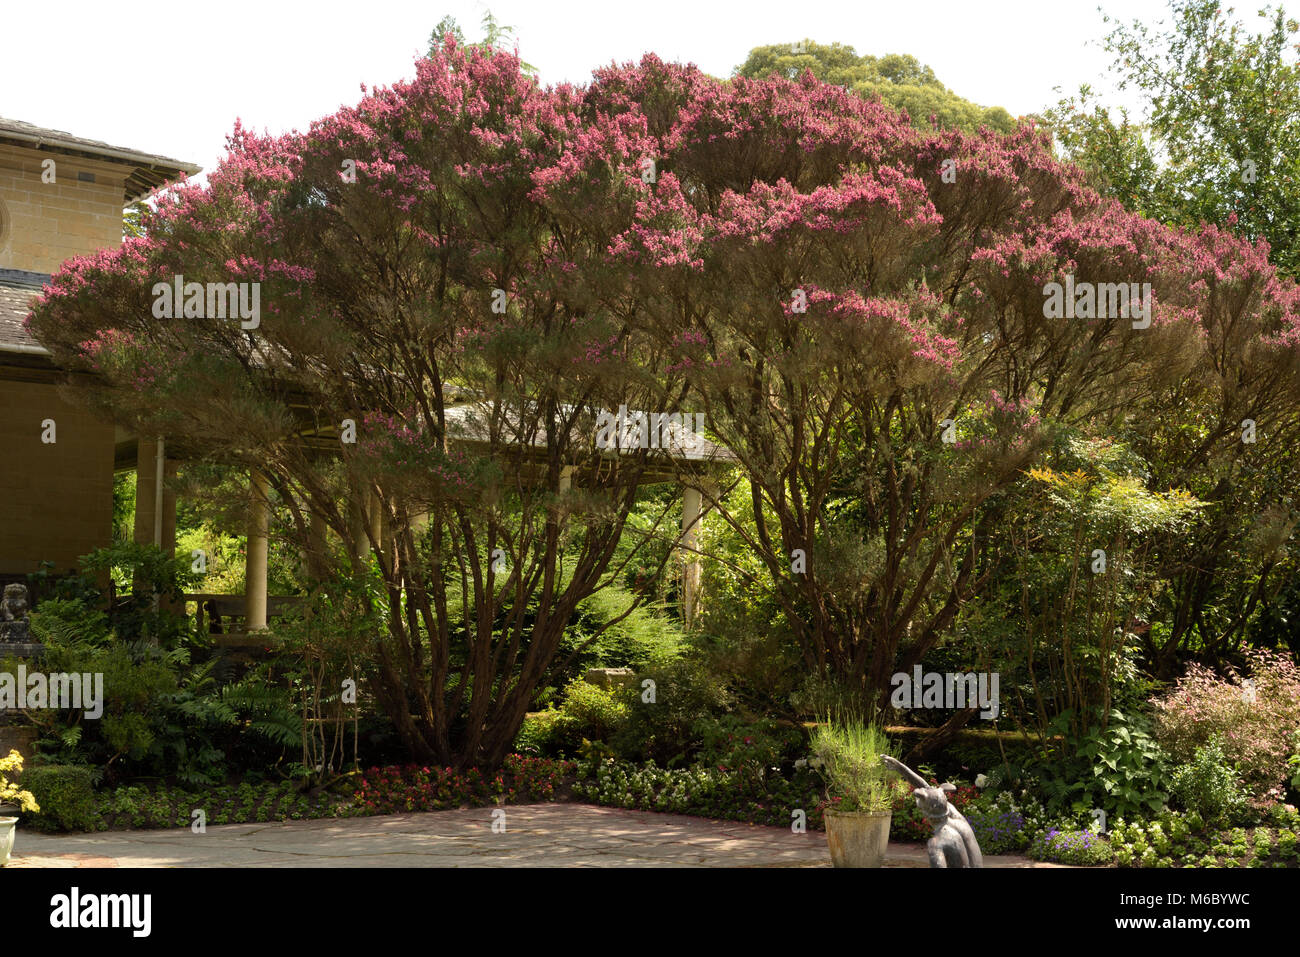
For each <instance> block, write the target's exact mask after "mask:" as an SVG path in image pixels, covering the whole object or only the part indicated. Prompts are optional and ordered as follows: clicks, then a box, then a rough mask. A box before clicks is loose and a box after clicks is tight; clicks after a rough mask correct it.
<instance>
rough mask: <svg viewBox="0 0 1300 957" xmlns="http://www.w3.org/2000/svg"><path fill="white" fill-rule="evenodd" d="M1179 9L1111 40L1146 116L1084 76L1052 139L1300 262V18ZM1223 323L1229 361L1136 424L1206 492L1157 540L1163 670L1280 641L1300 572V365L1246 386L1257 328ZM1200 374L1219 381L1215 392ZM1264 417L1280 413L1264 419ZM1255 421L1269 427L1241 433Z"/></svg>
mask: <svg viewBox="0 0 1300 957" xmlns="http://www.w3.org/2000/svg"><path fill="white" fill-rule="evenodd" d="M1170 11H1171V13H1172V22H1170V23H1169V24H1167V25H1163V26H1162V27H1154V28H1153V27H1148V26H1146V25H1144V24H1142V23H1137V22H1135V23H1132V24H1129V25H1125V24H1119V25H1117V26H1116V27H1115V28H1114V30H1113V31H1112V32H1111V33H1110V34H1109V35H1108V36H1107V38H1106V48H1107V50H1109V51H1110V52H1111V53H1112V54H1113V55H1114V57H1115V62H1114V68H1113V69H1114V73H1115V75H1116V76H1117V77H1118V79H1119V83H1118V86H1119V88H1120V89H1132V90H1135V91H1136V92H1138V93H1139V94H1140V96H1141V102H1142V112H1143V114H1144V115H1143V116H1142V117H1140V118H1136V119H1135V118H1133V117H1131V116H1130V115H1129V113H1128V112H1127V111H1126V110H1124V109H1110V108H1108V107H1107V106H1106V105H1105V104H1104V103H1102V102H1101V101H1100V98H1099V97H1098V95H1097V94H1096V92H1095V91H1094V90H1093V89H1092V88H1091V87H1089V86H1086V85H1085V86H1083V87H1082V88H1081V89H1080V92H1079V94H1078V95H1077V96H1075V97H1071V98H1068V99H1065V100H1062V101H1061V102H1060V103H1059V104H1058V105H1057V106H1056V107H1055V108H1054V109H1053V110H1051V111H1049V112H1048V115H1047V116H1048V120H1049V122H1050V123H1051V125H1052V128H1053V131H1054V134H1055V137H1056V140H1057V142H1058V144H1059V146H1060V148H1061V150H1062V152H1063V154H1064V155H1065V156H1066V157H1068V158H1069V159H1070V160H1072V161H1073V162H1076V163H1077V164H1079V165H1080V166H1081V167H1082V168H1084V169H1085V170H1086V171H1087V172H1088V175H1089V178H1090V182H1092V184H1093V185H1094V186H1096V187H1097V188H1098V189H1100V190H1101V191H1102V192H1104V193H1106V194H1108V195H1111V196H1114V197H1116V198H1117V199H1119V200H1120V201H1121V202H1123V203H1124V204H1125V205H1126V206H1127V207H1128V208H1129V209H1132V210H1134V211H1135V212H1138V213H1141V214H1143V215H1146V216H1151V217H1153V218H1155V219H1158V220H1160V221H1162V222H1165V223H1169V224H1172V225H1178V226H1183V227H1188V228H1195V227H1197V226H1198V225H1200V224H1203V223H1210V224H1213V225H1215V226H1217V227H1219V228H1222V229H1224V230H1226V231H1230V232H1232V233H1234V234H1236V235H1243V236H1245V237H1247V238H1249V239H1258V240H1264V241H1267V243H1268V244H1269V247H1268V251H1267V255H1268V258H1269V259H1270V260H1271V261H1272V262H1273V263H1274V264H1275V265H1276V266H1277V267H1278V269H1279V270H1280V271H1281V272H1282V273H1283V274H1286V275H1290V276H1292V277H1295V276H1297V275H1300V188H1298V187H1300V69H1298V67H1297V62H1296V55H1295V54H1296V50H1297V47H1296V45H1295V43H1294V42H1293V40H1292V39H1291V38H1292V37H1294V35H1295V33H1296V30H1297V24H1296V23H1295V21H1294V20H1291V19H1288V18H1287V17H1285V15H1284V13H1283V11H1282V10H1281V9H1276V10H1274V9H1272V8H1265V9H1264V10H1261V11H1260V17H1261V19H1262V20H1263V25H1262V26H1263V29H1262V30H1261V31H1260V32H1258V33H1251V32H1250V31H1248V30H1247V28H1246V27H1245V26H1244V25H1243V24H1242V23H1241V22H1239V21H1237V20H1236V19H1234V16H1233V13H1234V11H1233V10H1232V8H1227V9H1223V8H1221V7H1220V6H1219V4H1218V3H1217V2H1215V0H1176V2H1173V3H1171V6H1170ZM1106 19H1107V21H1108V22H1109V19H1110V18H1106ZM1250 255H1251V256H1261V255H1262V254H1259V253H1255V252H1252V253H1251V254H1250ZM1220 333H1221V335H1223V336H1226V337H1228V338H1230V339H1233V340H1235V341H1234V342H1232V343H1230V344H1229V343H1225V346H1226V348H1225V349H1224V350H1223V351H1222V352H1220V353H1219V355H1220V356H1221V358H1222V360H1223V361H1219V362H1213V363H1210V364H1208V365H1207V366H1206V368H1205V375H1204V376H1192V377H1189V378H1188V379H1186V380H1184V382H1182V383H1179V384H1178V386H1177V387H1176V388H1175V389H1174V390H1173V391H1172V392H1171V393H1170V395H1169V396H1168V397H1167V400H1173V401H1176V402H1177V405H1178V407H1179V408H1181V409H1183V410H1185V412H1184V414H1183V415H1179V416H1170V415H1168V414H1163V415H1162V414H1159V413H1157V412H1156V410H1155V409H1154V408H1153V409H1151V410H1150V412H1149V413H1148V414H1147V416H1146V417H1145V419H1144V425H1143V427H1142V428H1141V429H1139V430H1135V432H1134V434H1133V436H1132V441H1133V447H1134V449H1135V450H1137V451H1138V452H1139V453H1140V454H1141V455H1142V456H1143V457H1144V458H1145V459H1146V460H1147V461H1149V462H1150V463H1151V465H1152V468H1153V473H1154V476H1153V477H1155V478H1156V479H1157V480H1158V481H1161V482H1164V483H1167V484H1166V485H1165V486H1164V487H1169V486H1170V485H1177V486H1181V487H1185V488H1188V489H1190V490H1192V491H1193V492H1194V493H1195V494H1196V495H1197V497H1198V498H1200V499H1201V500H1202V501H1204V502H1206V503H1207V505H1208V506H1209V507H1208V508H1207V509H1206V510H1205V511H1204V512H1203V513H1202V514H1201V518H1200V520H1199V521H1198V522H1197V523H1195V524H1194V526H1193V527H1192V528H1191V529H1190V530H1189V532H1188V533H1187V534H1179V535H1176V536H1164V537H1163V541H1161V542H1160V543H1158V545H1157V552H1158V554H1159V555H1160V556H1161V559H1160V560H1161V563H1162V566H1163V568H1164V577H1165V578H1166V579H1167V582H1168V587H1167V588H1165V589H1163V590H1162V591H1161V592H1160V593H1159V595H1158V597H1157V609H1156V611H1155V613H1154V614H1155V621H1154V622H1153V623H1152V626H1151V628H1150V629H1149V630H1146V631H1144V643H1145V644H1146V653H1147V655H1148V660H1149V661H1150V663H1151V666H1152V667H1153V668H1154V669H1155V670H1156V672H1157V673H1158V674H1160V675H1161V676H1162V677H1164V678H1166V679H1170V678H1172V677H1174V676H1175V675H1176V674H1177V672H1178V671H1179V669H1180V668H1181V665H1182V662H1183V661H1184V660H1186V659H1187V658H1189V657H1196V658H1198V659H1200V660H1201V661H1203V662H1205V663H1207V664H1218V663H1220V662H1222V661H1223V660H1225V658H1228V657H1232V656H1235V655H1237V654H1238V652H1239V651H1240V649H1241V647H1242V645H1243V643H1244V642H1245V641H1246V640H1247V638H1248V636H1249V635H1250V634H1251V633H1252V632H1253V630H1254V629H1255V625H1254V622H1255V620H1256V619H1257V618H1260V617H1262V618H1264V619H1267V620H1269V621H1271V622H1272V624H1271V625H1270V626H1269V629H1268V630H1269V633H1270V634H1271V636H1272V637H1271V639H1270V640H1272V641H1274V642H1276V641H1278V640H1280V639H1281V634H1282V632H1283V631H1285V630H1287V629H1282V630H1279V628H1278V627H1277V626H1278V625H1279V624H1280V622H1282V621H1283V620H1287V618H1288V616H1287V614H1286V611H1285V607H1286V605H1285V603H1286V600H1287V599H1286V598H1285V595H1286V594H1288V593H1286V592H1284V593H1283V594H1282V595H1278V594H1277V587H1276V586H1277V585H1278V584H1280V583H1281V582H1283V581H1286V580H1288V579H1289V578H1292V577H1294V576H1295V574H1296V573H1297V570H1298V569H1300V564H1298V559H1300V555H1298V554H1297V552H1296V549H1295V545H1294V543H1293V542H1290V539H1291V538H1292V531H1293V530H1294V528H1295V527H1296V525H1297V522H1300V503H1298V502H1297V501H1296V499H1295V497H1294V494H1293V490H1294V488H1295V485H1296V482H1297V480H1300V455H1298V454H1297V451H1296V449H1297V440H1300V433H1298V432H1297V428H1298V427H1300V423H1297V420H1296V416H1295V414H1294V412H1295V402H1296V398H1295V393H1294V391H1293V384H1294V373H1293V372H1292V371H1289V370H1287V369H1284V368H1274V369H1273V371H1272V372H1271V373H1263V372H1262V370H1260V371H1258V372H1255V373H1252V375H1253V376H1259V375H1264V376H1265V379H1266V381H1255V382H1253V383H1251V388H1249V389H1248V390H1246V391H1243V390H1241V389H1240V388H1238V385H1237V383H1241V382H1242V381H1243V377H1244V376H1245V375H1246V373H1245V372H1244V370H1243V369H1242V368H1240V367H1239V366H1237V364H1236V361H1235V360H1233V359H1232V358H1231V357H1238V358H1241V357H1244V356H1245V355H1246V354H1247V350H1248V349H1249V346H1248V344H1247V340H1248V339H1249V338H1250V337H1251V336H1253V335H1254V334H1255V333H1254V332H1253V331H1251V330H1250V329H1249V328H1248V327H1247V326H1244V325H1243V324H1241V323H1225V324H1224V326H1222V327H1221V329H1220ZM1243 337H1244V338H1243ZM1206 376H1208V377H1211V378H1214V379H1217V380H1219V381H1218V385H1217V386H1216V387H1215V389H1214V390H1213V391H1212V393H1209V394H1207V393H1205V392H1204V391H1203V389H1202V387H1203V385H1204V383H1205V382H1206V381H1207V380H1206ZM1247 392H1248V393H1249V396H1250V398H1249V401H1242V400H1244V399H1246V396H1247ZM1260 415H1263V416H1264V417H1265V418H1267V419H1268V421H1269V426H1268V428H1267V429H1266V430H1263V431H1260V430H1259V427H1258V423H1259V418H1258V416H1260ZM1246 420H1249V421H1250V422H1251V423H1252V426H1253V428H1254V430H1255V431H1257V432H1258V433H1259V435H1260V436H1263V435H1264V434H1265V431H1266V432H1267V436H1268V437H1267V438H1266V439H1261V440H1260V441H1259V442H1257V443H1255V444H1249V443H1248V442H1245V441H1243V440H1242V436H1243V434H1244V432H1243V430H1244V429H1245V425H1244V423H1245V422H1246ZM1278 600H1280V601H1281V602H1282V604H1280V605H1279V604H1277V601H1278ZM1291 620H1292V621H1294V618H1291ZM1289 630H1290V632H1291V634H1292V635H1293V636H1294V635H1297V634H1300V633H1298V632H1296V631H1295V630H1294V625H1292V626H1291V628H1290V629H1289Z"/></svg>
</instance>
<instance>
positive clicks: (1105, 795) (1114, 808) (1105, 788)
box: [1039, 710, 1169, 817]
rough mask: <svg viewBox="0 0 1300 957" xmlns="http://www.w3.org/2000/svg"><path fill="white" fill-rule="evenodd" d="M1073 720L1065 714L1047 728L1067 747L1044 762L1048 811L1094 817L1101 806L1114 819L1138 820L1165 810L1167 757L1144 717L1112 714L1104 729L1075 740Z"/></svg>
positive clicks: (1049, 754)
mask: <svg viewBox="0 0 1300 957" xmlns="http://www.w3.org/2000/svg"><path fill="white" fill-rule="evenodd" d="M1070 717H1071V715H1070V713H1069V712H1065V713H1063V714H1062V715H1060V716H1059V717H1058V718H1057V719H1056V720H1055V721H1054V722H1053V723H1052V725H1051V726H1049V730H1051V731H1053V732H1055V733H1056V734H1060V735H1061V739H1062V741H1063V746H1061V747H1059V748H1057V747H1056V746H1055V745H1053V746H1052V747H1050V748H1049V750H1048V752H1047V754H1046V755H1045V756H1044V757H1043V758H1042V759H1041V760H1040V765H1039V768H1040V775H1041V779H1042V790H1043V795H1044V798H1045V802H1044V803H1045V804H1046V805H1047V807H1048V809H1049V810H1051V811H1054V812H1064V811H1069V812H1072V813H1091V811H1092V809H1094V808H1100V809H1101V810H1104V811H1105V812H1106V813H1107V814H1108V815H1110V816H1111V817H1138V816H1141V815H1144V814H1156V813H1159V812H1160V811H1161V810H1163V808H1164V806H1165V799H1166V797H1167V796H1168V794H1167V789H1168V783H1169V775H1168V770H1167V763H1168V756H1167V755H1166V754H1165V753H1164V750H1163V749H1162V748H1161V747H1160V746H1159V744H1158V743H1157V742H1156V741H1155V740H1154V739H1153V738H1152V736H1151V735H1150V734H1149V733H1148V732H1147V726H1146V722H1145V721H1144V719H1143V718H1142V717H1141V716H1140V715H1125V714H1123V713H1122V712H1120V711H1118V710H1112V711H1111V712H1110V714H1109V717H1108V720H1107V722H1106V724H1105V726H1104V727H1103V726H1101V725H1097V726H1094V727H1093V728H1092V729H1091V730H1089V731H1087V732H1086V733H1084V734H1083V735H1082V737H1078V738H1076V737H1074V736H1073V734H1072V733H1071V730H1070ZM1053 740H1054V739H1053Z"/></svg>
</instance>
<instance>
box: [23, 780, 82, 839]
mask: <svg viewBox="0 0 1300 957" xmlns="http://www.w3.org/2000/svg"><path fill="white" fill-rule="evenodd" d="M95 777H96V772H95V769H94V768H89V767H85V766H84V765H63V764H37V765H33V766H32V767H30V768H28V769H27V770H26V771H25V772H24V774H23V784H24V785H25V786H26V787H27V788H28V789H30V791H31V793H32V796H33V797H34V798H35V799H36V800H37V801H39V802H40V808H41V815H40V817H38V818H36V819H34V820H33V821H32V826H33V827H35V828H37V829H38V830H42V831H93V830H95V829H96V828H97V827H98V824H99V812H98V808H97V805H96V801H95V789H94V781H95Z"/></svg>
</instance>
